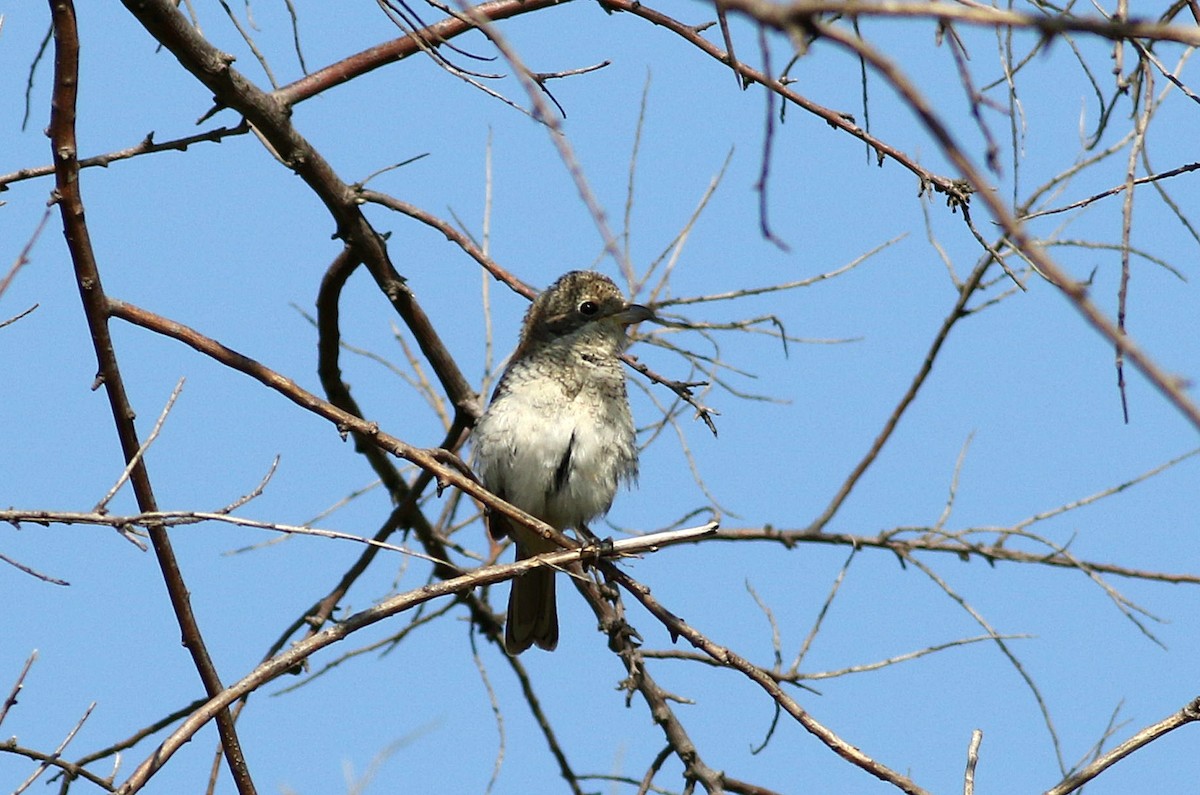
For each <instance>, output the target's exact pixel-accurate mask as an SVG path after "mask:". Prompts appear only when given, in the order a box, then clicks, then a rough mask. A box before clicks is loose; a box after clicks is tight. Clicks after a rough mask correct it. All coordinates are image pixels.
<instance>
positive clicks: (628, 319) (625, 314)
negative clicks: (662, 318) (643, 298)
mask: <svg viewBox="0 0 1200 795" xmlns="http://www.w3.org/2000/svg"><path fill="white" fill-rule="evenodd" d="M612 317H613V319H614V320H616V321H617V322H618V323H620V324H621V325H622V326H632V325H633V324H634V323H641V322H642V321H643V320H656V319H657V318H656V317H655V315H654V312H653V311H652V310H650V309H648V308H646V307H644V306H642V305H641V304H626V305H625V308H624V309H622V310H621V311H620V312H617V313H616V314H615V315H613V316H612Z"/></svg>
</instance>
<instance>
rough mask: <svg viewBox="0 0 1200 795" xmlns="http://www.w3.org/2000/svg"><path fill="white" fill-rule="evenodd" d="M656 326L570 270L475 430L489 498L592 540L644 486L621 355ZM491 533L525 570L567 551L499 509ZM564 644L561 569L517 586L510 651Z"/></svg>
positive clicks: (609, 284)
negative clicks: (640, 327)
mask: <svg viewBox="0 0 1200 795" xmlns="http://www.w3.org/2000/svg"><path fill="white" fill-rule="evenodd" d="M653 318H654V313H653V312H652V311H651V310H650V309H647V308H646V307H645V306H642V305H640V304H634V303H629V302H628V301H627V300H626V299H625V296H624V295H623V294H622V292H621V290H620V289H619V288H618V287H617V286H616V284H614V283H613V281H612V280H611V279H609V278H608V277H607V276H604V275H603V274H601V273H598V272H596V271H587V270H580V271H571V272H569V273H567V274H565V275H563V276H562V277H561V278H559V279H558V280H557V281H556V282H554V284H553V285H551V286H550V287H548V288H547V289H546V290H544V291H543V292H541V293H540V294H539V295H538V296H537V298H535V299H534V301H533V303H532V304H531V305H530V307H529V309H528V311H527V312H526V314H525V319H524V322H523V323H522V324H521V334H520V339H519V341H518V344H517V347H516V349H515V350H514V351H513V353H512V356H511V357H510V358H509V361H508V365H507V366H506V367H505V369H504V372H503V373H502V374H501V376H500V380H499V382H498V383H497V384H496V389H495V391H494V393H493V394H492V398H491V401H490V402H489V404H488V407H487V409H486V410H485V411H484V413H483V414H482V415H481V416H480V418H479V420H478V422H477V423H476V424H475V428H474V430H473V431H472V445H473V455H474V465H475V471H476V473H477V474H478V476H479V479H480V481H481V483H482V484H483V486H484V488H486V489H487V490H488V491H490V492H492V493H493V494H495V495H496V496H497V497H499V498H501V499H502V500H505V501H506V502H509V503H511V504H513V505H515V506H516V507H518V508H520V509H521V510H523V511H525V512H526V513H528V514H531V515H532V516H535V517H536V518H538V519H540V520H542V521H543V522H546V523H547V524H549V525H551V526H553V527H554V528H555V529H557V530H559V531H560V532H562V531H564V530H566V529H568V528H571V529H574V530H575V531H576V532H577V533H578V534H579V535H580V536H581V537H586V538H592V536H591V532H590V531H589V530H588V529H587V523H588V522H590V521H592V520H594V519H596V518H597V517H600V516H603V515H604V514H606V513H608V510H609V508H610V507H611V506H612V503H613V498H614V496H615V495H616V492H617V488H618V486H619V485H621V484H626V485H630V486H632V485H633V484H635V483H636V481H637V474H638V448H637V439H636V433H635V429H634V424H633V415H632V413H631V412H630V408H629V396H628V392H627V390H626V386H625V371H624V369H623V366H622V364H621V359H620V355H621V352H622V351H623V350H624V349H625V348H626V347H627V345H628V344H629V339H628V333H627V329H628V327H629V326H631V325H634V324H636V323H640V322H642V321H645V320H651V319H653ZM485 521H486V524H487V529H488V533H489V535H490V536H491V537H492V538H493V539H496V540H500V539H502V538H504V537H506V536H507V537H510V538H512V539H513V541H514V543H515V546H516V558H517V560H523V559H525V558H529V557H532V556H534V555H538V554H541V553H544V552H553V551H555V550H557V549H559V547H558V546H557V545H556V544H555V543H554V542H552V541H550V540H548V539H545V538H543V537H542V536H540V535H538V534H537V533H536V532H535V531H533V530H531V529H529V528H527V527H523V526H522V525H520V524H518V523H517V522H515V521H513V520H512V519H510V518H509V517H507V516H505V515H504V514H502V513H499V512H498V511H487V512H486V513H485ZM534 645H536V646H538V647H539V648H541V649H545V650H546V651H553V650H554V648H555V647H556V646H557V645H558V611H557V607H556V597H555V579H554V571H553V569H551V568H548V567H539V568H534V569H530V570H528V571H526V572H525V573H524V574H523V575H521V576H519V577H517V578H516V579H514V580H513V581H512V590H511V591H510V593H509V598H508V616H507V619H506V621H505V629H504V647H505V649H506V651H507V652H508V653H509V654H510V655H514V656H515V655H518V654H520V653H521V652H523V651H525V650H526V649H528V648H530V647H531V646H534Z"/></svg>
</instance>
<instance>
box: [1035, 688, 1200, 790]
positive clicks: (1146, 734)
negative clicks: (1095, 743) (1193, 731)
mask: <svg viewBox="0 0 1200 795" xmlns="http://www.w3.org/2000/svg"><path fill="white" fill-rule="evenodd" d="M1198 720H1200V698H1196V699H1193V700H1192V701H1190V702H1188V703H1187V704H1185V705H1184V706H1183V708H1182V709H1180V710H1179V711H1178V712H1176V713H1174V714H1172V715H1168V716H1167V717H1166V718H1163V719H1162V720H1160V721H1159V722H1158V723H1155V724H1154V725H1152V726H1147V727H1146V728H1144V729H1142V730H1141V731H1140V732H1138V733H1137V734H1135V735H1133V736H1132V737H1130V738H1129V739H1128V740H1126V741H1125V742H1123V743H1121V744H1120V745H1118V746H1117V747H1116V748H1114V749H1112V750H1111V751H1109V752H1108V753H1107V754H1104V755H1103V756H1101V757H1100V758H1099V759H1096V760H1095V761H1094V762H1092V763H1091V764H1089V765H1088V766H1087V767H1085V768H1083V769H1082V770H1080V771H1079V772H1077V773H1075V774H1073V775H1070V776H1067V777H1066V778H1064V779H1063V780H1062V781H1060V782H1059V783H1058V784H1055V785H1054V786H1053V787H1051V788H1050V789H1048V790H1046V793H1045V795H1067V793H1069V792H1074V791H1075V790H1077V789H1079V788H1080V787H1082V786H1083V785H1084V784H1086V783H1088V782H1089V781H1091V780H1092V779H1094V778H1095V777H1096V776H1098V775H1100V774H1101V773H1103V772H1104V771H1105V770H1107V769H1108V768H1110V767H1112V766H1113V765H1115V764H1116V763H1117V762H1120V761H1121V760H1122V759H1124V758H1125V757H1127V756H1129V755H1130V754H1132V753H1133V752H1134V751H1136V750H1138V749H1139V748H1145V747H1146V746H1147V745H1149V744H1150V743H1152V742H1154V741H1155V740H1157V739H1158V738H1159V737H1162V736H1163V735H1165V734H1168V733H1170V732H1172V731H1175V730H1176V729H1178V728H1179V727H1180V726H1186V725H1187V724H1189V723H1193V722H1195V721H1198Z"/></svg>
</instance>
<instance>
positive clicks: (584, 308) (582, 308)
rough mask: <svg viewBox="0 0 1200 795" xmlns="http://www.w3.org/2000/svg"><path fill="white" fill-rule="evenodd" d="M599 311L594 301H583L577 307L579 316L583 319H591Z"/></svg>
mask: <svg viewBox="0 0 1200 795" xmlns="http://www.w3.org/2000/svg"><path fill="white" fill-rule="evenodd" d="M599 311H600V305H599V304H597V303H596V302H595V301H584V302H583V303H582V304H580V305H579V314H581V315H584V316H585V317H591V316H592V315H594V314H596V313H597V312H599Z"/></svg>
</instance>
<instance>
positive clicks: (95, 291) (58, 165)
mask: <svg viewBox="0 0 1200 795" xmlns="http://www.w3.org/2000/svg"><path fill="white" fill-rule="evenodd" d="M50 12H51V19H52V22H53V26H54V40H55V53H54V91H53V95H52V100H51V112H50V129H49V134H50V140H51V153H52V157H53V159H54V163H55V184H56V189H57V200H58V206H59V209H60V211H61V213H62V221H63V232H64V235H65V237H66V240H67V247H68V249H69V250H70V254H71V261H72V263H73V265H74V268H75V280H76V282H77V284H78V287H79V295H80V298H81V300H82V302H83V309H84V314H85V316H86V318H87V323H88V328H89V331H90V332H91V337H92V345H93V347H94V348H95V351H96V358H97V361H98V368H99V369H98V375H97V385H98V386H99V385H101V384H102V385H103V386H104V387H105V392H106V393H107V395H108V399H109V405H110V407H111V409H112V415H113V422H114V424H115V426H116V430H117V436H118V437H119V439H120V442H121V449H122V452H123V453H124V456H125V461H126V463H129V462H134V461H135V458H136V456H137V455H138V450H139V449H140V448H141V443H140V441H139V439H138V434H137V429H136V428H135V427H134V422H133V417H134V412H133V408H132V406H131V405H130V403H129V397H128V394H127V393H126V391H125V383H124V381H123V380H122V378H121V371H120V368H119V367H118V365H117V356H116V351H115V349H114V347H113V341H112V337H111V336H110V334H109V329H108V301H107V297H106V296H105V293H104V288H103V286H102V285H101V282H100V271H99V268H98V267H97V264H96V259H95V254H94V252H93V250H92V245H91V240H90V237H89V234H88V229H87V224H86V223H85V221H84V210H83V197H82V194H81V192H80V186H79V160H78V147H77V145H76V138H75V106H76V101H77V99H78V92H79V30H78V26H77V23H76V18H75V7H74V4H73V3H72V2H71V0H50ZM130 481H131V483H132V485H133V490H134V494H135V496H136V498H137V502H138V506H139V508H140V509H141V510H143V511H156V510H158V505H157V501H156V500H155V497H154V491H153V489H152V487H151V485H150V476H149V473H148V471H147V469H146V465H145V461H140V460H138V461H136V463H134V466H133V468H132V470H131V471H130ZM149 533H150V542H151V544H152V545H153V547H154V554H155V557H156V558H157V560H158V565H159V568H160V570H161V571H162V576H163V580H164V581H165V583H166V587H167V592H168V594H169V596H170V600H171V606H172V608H173V609H174V611H175V617H176V620H177V622H178V623H179V628H180V631H181V632H182V635H183V643H184V646H186V647H187V649H188V651H189V652H190V654H191V657H192V662H193V664H194V665H195V666H196V670H197V672H198V673H199V675H200V680H201V681H202V682H203V684H204V688H205V691H206V692H207V693H208V694H209V695H210V696H212V695H215V694H217V693H219V692H221V690H222V685H221V680H220V677H219V675H218V674H217V671H216V668H215V667H214V666H213V663H212V659H211V658H210V657H209V655H208V650H207V648H206V647H205V643H204V638H203V636H202V635H201V633H200V627H199V624H198V623H197V622H196V617H195V614H194V613H193V612H192V609H191V602H190V597H189V595H188V589H187V585H186V584H185V583H184V580H183V574H182V572H181V571H180V569H179V562H178V561H177V560H176V558H175V552H174V550H173V548H172V546H171V542H170V539H169V538H168V536H167V532H166V530H165V529H164V528H163V527H162V526H161V525H159V526H152V527H151V528H150V531H149ZM217 728H218V731H219V733H220V736H221V746H222V748H223V749H224V751H225V756H226V761H227V763H228V765H229V770H230V773H231V775H232V777H233V779H234V782H235V783H236V785H237V788H238V791H239V793H241V795H253V793H254V792H255V788H254V784H253V781H252V780H251V778H250V773H249V769H248V767H247V765H246V760H245V757H244V756H243V754H242V751H241V745H240V743H239V741H238V737H237V732H236V730H235V728H234V725H233V721H232V719H231V718H230V715H229V713H228V711H226V710H221V711H220V713H219V714H218V715H217Z"/></svg>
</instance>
